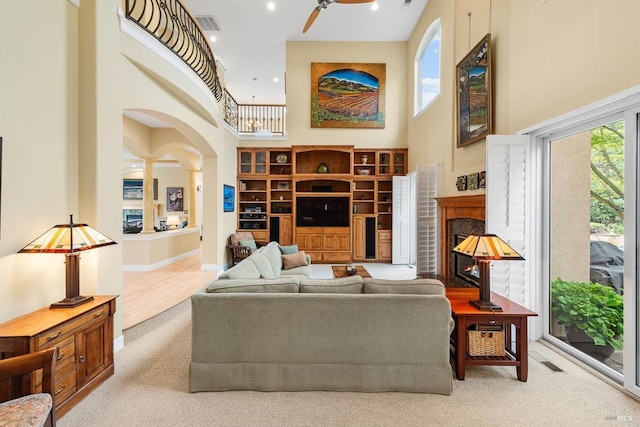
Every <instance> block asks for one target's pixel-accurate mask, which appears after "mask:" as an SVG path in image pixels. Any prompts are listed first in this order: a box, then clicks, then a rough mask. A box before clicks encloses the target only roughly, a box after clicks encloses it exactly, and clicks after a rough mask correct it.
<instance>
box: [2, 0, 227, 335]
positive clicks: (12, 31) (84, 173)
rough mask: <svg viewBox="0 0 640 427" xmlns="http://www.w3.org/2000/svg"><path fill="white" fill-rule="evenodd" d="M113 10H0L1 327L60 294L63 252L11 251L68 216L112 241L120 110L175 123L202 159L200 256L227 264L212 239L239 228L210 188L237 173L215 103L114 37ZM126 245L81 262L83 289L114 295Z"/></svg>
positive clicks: (58, 5)
mask: <svg viewBox="0 0 640 427" xmlns="http://www.w3.org/2000/svg"><path fill="white" fill-rule="evenodd" d="M119 6H122V1H121V0H82V2H80V8H77V7H76V6H75V5H73V4H72V3H70V2H69V1H67V0H47V1H46V2H43V1H40V0H21V1H19V2H4V1H3V2H0V40H2V42H0V56H2V58H3V64H5V66H3V67H0V93H2V99H3V102H2V103H0V136H2V137H3V140H4V147H3V165H2V166H3V168H2V184H3V185H2V205H1V207H2V210H1V217H0V225H1V228H0V269H1V271H2V272H3V274H2V278H1V279H0V322H1V321H5V320H8V319H11V318H14V317H16V316H19V315H21V314H24V313H27V312H30V311H33V310H35V309H38V308H40V307H43V306H46V305H48V304H49V303H51V302H53V301H55V300H58V299H61V298H63V297H64V264H63V257H62V256H61V255H60V256H58V255H34V254H16V252H17V251H18V250H19V249H20V248H22V247H23V246H24V245H26V244H27V243H28V242H29V241H30V240H32V239H34V238H35V237H37V236H38V235H39V234H40V233H42V232H44V231H46V230H47V229H48V228H50V227H51V226H52V225H54V224H58V223H63V222H66V221H68V218H69V214H74V219H75V220H81V221H83V222H87V223H89V224H90V225H92V226H94V227H96V228H97V229H98V230H100V231H102V232H103V233H105V234H106V235H108V236H111V237H113V238H115V240H116V241H118V238H117V236H119V235H121V226H122V222H121V218H122V202H123V200H122V177H123V169H122V146H123V138H124V137H123V124H122V122H123V118H122V113H123V110H125V109H131V110H138V111H143V112H147V113H149V114H155V115H157V117H158V118H162V119H164V120H169V121H171V124H172V126H173V127H174V129H175V131H176V132H179V134H180V135H181V136H182V137H183V138H184V139H186V140H187V141H188V142H189V143H190V144H191V145H192V146H194V147H196V148H197V149H198V151H199V152H200V153H202V163H203V173H202V180H203V188H204V191H205V193H204V194H203V197H202V199H203V202H202V203H203V217H204V220H203V221H204V222H205V223H206V224H207V226H206V227H205V240H206V242H205V243H204V248H203V259H205V262H206V263H207V264H210V265H212V266H214V267H216V266H220V265H222V264H223V263H224V256H225V255H224V237H219V236H225V237H226V236H228V235H229V234H230V233H231V232H233V231H234V230H235V216H234V214H225V215H224V216H223V215H221V213H222V191H221V188H220V189H218V187H219V186H221V185H222V182H227V181H229V179H228V177H229V176H232V177H235V174H236V172H235V146H236V145H237V141H236V140H234V139H229V138H226V137H225V135H224V131H223V129H222V125H221V123H222V120H221V117H220V111H221V110H220V105H219V103H217V101H215V99H214V98H213V95H211V94H210V93H207V91H205V90H202V89H201V86H199V85H198V84H197V83H194V81H196V80H197V79H195V80H194V78H193V76H192V75H188V73H184V72H181V71H179V70H178V69H177V68H176V67H174V66H171V65H169V64H168V63H167V61H166V60H165V59H163V58H161V57H160V56H158V55H157V54H154V53H152V52H150V51H149V50H148V49H147V48H145V47H144V46H142V45H140V43H139V42H137V41H135V40H133V39H132V38H131V37H130V36H128V35H126V34H123V33H122V31H121V28H120V21H119V17H118V15H117V11H118V7H119ZM16 40H19V43H14V42H9V41H16ZM43 64H46V66H43ZM151 133H153V132H151ZM165 136H166V135H165ZM160 139H162V137H161V138H160ZM230 159H233V161H230ZM181 173H182V174H186V172H184V171H182V172H181ZM185 176H186V175H185ZM233 181H234V179H231V182H233ZM172 184H173V183H172ZM178 186H180V185H178ZM183 186H185V187H187V186H188V180H186V181H185V182H184V185H183ZM207 189H208V190H207ZM122 246H123V245H122V244H119V245H115V246H110V247H107V248H102V249H99V250H95V251H89V252H87V253H85V255H83V259H82V268H81V269H80V275H81V278H80V282H81V292H82V293H84V294H93V293H99V294H115V295H119V294H121V293H122V274H121V271H122ZM118 304H120V302H118ZM121 309H122V307H120V306H118V311H117V313H116V319H115V331H114V332H115V336H116V337H119V336H120V335H121V329H122V327H121V324H122V322H121V312H122V310H121Z"/></svg>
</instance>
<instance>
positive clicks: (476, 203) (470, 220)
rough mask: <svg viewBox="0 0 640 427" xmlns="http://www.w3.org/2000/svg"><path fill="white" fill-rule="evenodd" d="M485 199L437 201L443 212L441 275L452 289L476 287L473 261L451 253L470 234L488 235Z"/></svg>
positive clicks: (454, 198)
mask: <svg viewBox="0 0 640 427" xmlns="http://www.w3.org/2000/svg"><path fill="white" fill-rule="evenodd" d="M484 199H485V196H484V194H481V195H475V196H458V197H438V198H436V200H437V201H438V207H439V210H440V230H439V231H440V271H439V273H440V275H441V276H442V277H443V278H444V279H445V280H446V281H448V282H449V283H451V284H452V285H453V286H474V285H477V283H478V278H477V277H475V275H476V273H475V272H474V271H472V270H473V265H474V261H473V260H472V259H471V258H469V257H465V256H463V255H458V254H456V253H453V252H452V249H453V248H454V247H455V246H456V245H457V244H458V243H460V242H461V241H462V240H464V239H465V238H466V237H467V236H469V235H471V234H483V233H484V232H485V228H484V226H485V220H484V217H485V202H484Z"/></svg>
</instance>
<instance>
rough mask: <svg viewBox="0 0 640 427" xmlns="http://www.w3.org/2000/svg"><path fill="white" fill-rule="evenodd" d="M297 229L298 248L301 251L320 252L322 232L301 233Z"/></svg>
mask: <svg viewBox="0 0 640 427" xmlns="http://www.w3.org/2000/svg"><path fill="white" fill-rule="evenodd" d="M299 230H300V229H298V233H297V240H298V247H299V248H300V250H303V251H321V250H322V231H321V230H320V231H317V232H304V233H301V232H300V231H299Z"/></svg>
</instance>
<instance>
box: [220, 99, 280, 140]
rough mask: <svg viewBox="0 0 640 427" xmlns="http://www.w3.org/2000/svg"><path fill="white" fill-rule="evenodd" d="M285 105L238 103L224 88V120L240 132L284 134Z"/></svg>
mask: <svg viewBox="0 0 640 427" xmlns="http://www.w3.org/2000/svg"><path fill="white" fill-rule="evenodd" d="M286 110H287V109H286V105H281V104H276V105H272V104H267V105H265V104H238V103H237V102H236V100H235V99H234V98H233V96H231V94H230V93H229V92H228V91H227V90H226V89H225V90H224V120H225V121H226V122H227V123H228V124H229V126H231V127H232V128H234V129H235V130H236V131H237V132H238V133H240V134H259V133H266V134H273V135H286V133H287V126H286V113H287V111H286Z"/></svg>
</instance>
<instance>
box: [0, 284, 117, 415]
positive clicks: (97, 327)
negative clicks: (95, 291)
mask: <svg viewBox="0 0 640 427" xmlns="http://www.w3.org/2000/svg"><path fill="white" fill-rule="evenodd" d="M115 311H116V296H114V295H102V296H98V295H96V296H95V297H94V299H93V300H92V301H89V302H87V303H85V304H82V305H79V306H77V307H74V308H56V309H50V308H49V307H45V308H42V309H40V310H36V311H33V312H31V313H28V314H25V315H24V316H20V317H17V318H15V319H13V320H9V321H8V322H5V323H3V324H0V359H4V358H8V357H12V356H19V355H21V354H26V353H32V352H35V351H39V350H44V349H48V348H53V347H58V359H57V361H56V368H55V374H54V390H55V396H53V398H54V403H55V407H56V416H57V417H62V416H63V415H64V414H65V413H67V412H68V411H69V409H71V408H72V407H73V406H74V405H75V404H76V403H78V402H79V401H80V400H82V399H83V398H84V397H85V396H86V395H88V394H89V393H90V392H91V391H92V390H93V389H95V388H96V387H98V385H100V384H101V383H103V382H104V381H105V380H106V379H107V378H109V377H110V376H111V375H113V372H114V365H113V314H114V313H115ZM39 388H40V385H39V384H38V380H37V377H36V374H34V375H33V378H32V380H31V392H32V393H36V392H39Z"/></svg>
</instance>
